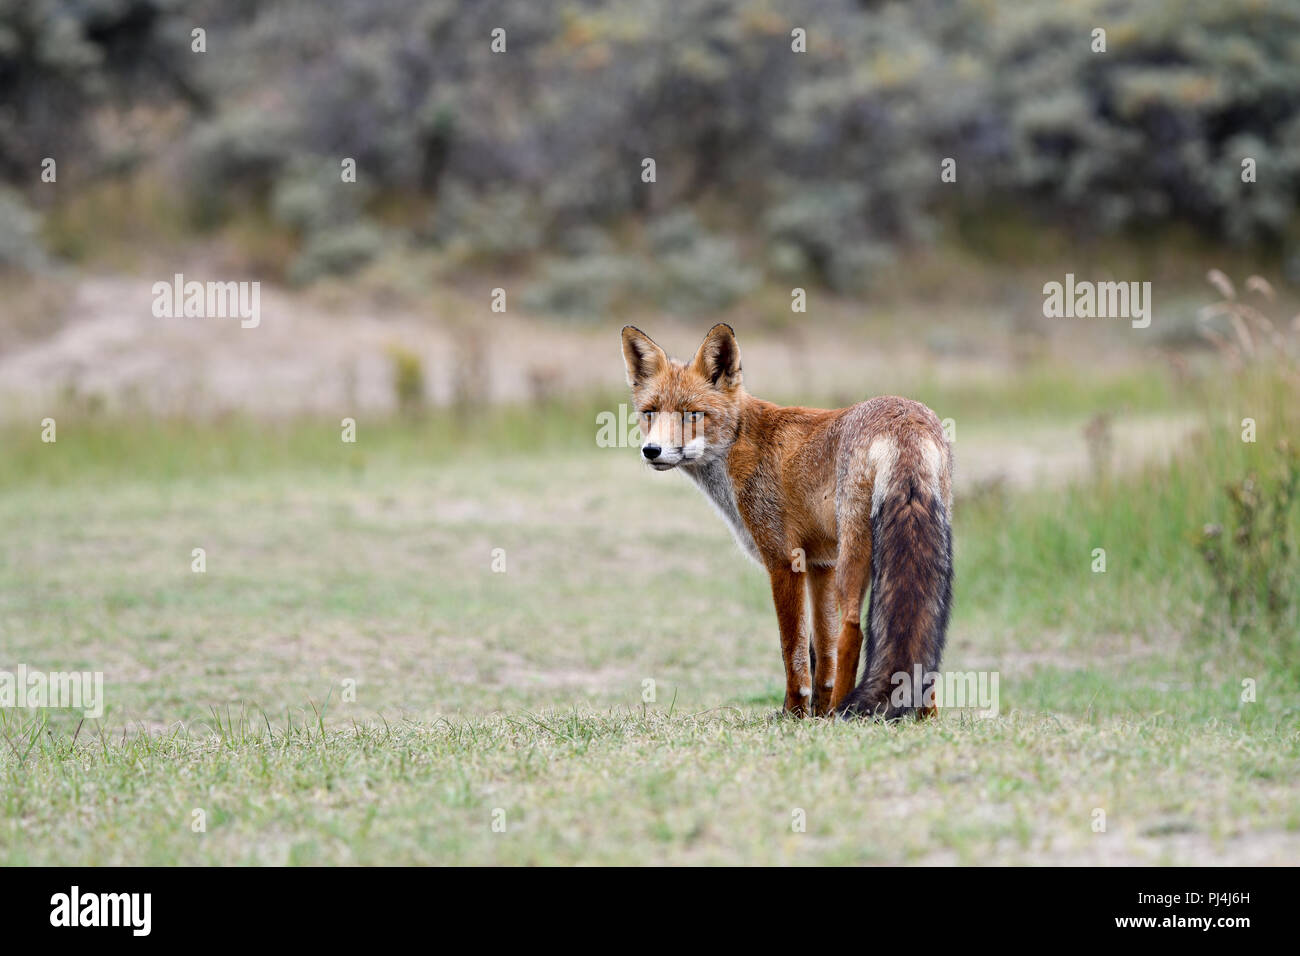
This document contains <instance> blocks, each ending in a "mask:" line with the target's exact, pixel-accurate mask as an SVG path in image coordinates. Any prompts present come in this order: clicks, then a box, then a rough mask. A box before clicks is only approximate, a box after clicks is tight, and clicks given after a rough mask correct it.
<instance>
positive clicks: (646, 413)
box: [641, 410, 655, 421]
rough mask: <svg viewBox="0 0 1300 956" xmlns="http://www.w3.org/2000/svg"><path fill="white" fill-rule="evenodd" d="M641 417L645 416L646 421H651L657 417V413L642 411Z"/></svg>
mask: <svg viewBox="0 0 1300 956" xmlns="http://www.w3.org/2000/svg"><path fill="white" fill-rule="evenodd" d="M641 417H642V418H644V419H645V420H646V421H650V419H652V418H654V417H655V413H654V412H652V411H648V410H647V411H644V412H642V413H641Z"/></svg>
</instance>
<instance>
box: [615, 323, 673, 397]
mask: <svg viewBox="0 0 1300 956" xmlns="http://www.w3.org/2000/svg"><path fill="white" fill-rule="evenodd" d="M623 361H624V363H625V364H626V365H627V384H628V385H630V386H632V387H633V388H636V387H637V386H639V385H641V384H643V383H644V382H645V381H646V380H647V379H649V378H650V377H651V376H653V375H654V374H655V373H656V372H658V371H659V370H660V369H661V368H663V367H664V366H665V365H667V364H668V356H667V355H666V354H664V350H663V349H661V348H660V347H659V346H657V345H655V343H654V341H653V340H652V339H651V338H650V336H648V335H646V334H645V333H644V332H642V331H641V330H640V329H638V328H637V327H636V326H635V325H625V326H623Z"/></svg>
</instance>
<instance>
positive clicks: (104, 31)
mask: <svg viewBox="0 0 1300 956" xmlns="http://www.w3.org/2000/svg"><path fill="white" fill-rule="evenodd" d="M194 27H203V28H204V29H205V30H206V32H207V50H206V52H205V53H194V52H191V49H190V44H191V30H192V29H193V28H194ZM495 28H501V29H504V30H505V36H506V52H504V53H496V52H493V50H492V49H491V46H490V44H491V34H492V31H493V30H494V29H495ZM796 28H801V29H803V30H806V33H807V40H806V44H807V52H805V53H796V52H793V51H792V43H793V42H794V41H793V39H792V30H794V29H796ZM1098 28H1100V29H1104V30H1105V43H1106V49H1105V52H1096V51H1095V50H1094V47H1095V45H1096V40H1095V38H1094V30H1096V29H1098ZM0 97H2V101H0V177H3V179H4V180H5V181H7V182H8V183H9V184H11V185H12V187H14V189H16V190H18V191H20V193H21V195H22V196H23V197H25V198H24V200H23V201H24V202H26V203H28V204H32V203H38V204H39V202H40V201H41V200H40V197H39V194H38V191H39V189H40V185H39V171H40V165H39V164H40V161H41V158H42V157H45V156H59V157H66V159H67V160H68V165H69V166H71V165H73V164H75V165H76V166H77V167H78V173H77V175H78V176H79V177H80V178H81V179H84V178H86V177H90V178H97V177H106V176H114V175H122V174H123V173H125V172H129V171H131V170H132V169H135V170H140V169H144V170H147V171H150V173H152V172H153V170H154V169H158V170H159V175H163V174H164V172H165V173H166V174H167V175H170V176H172V177H174V179H173V182H174V185H175V187H176V188H177V191H178V192H179V193H180V194H181V195H183V196H185V197H186V198H187V199H188V200H189V201H190V202H191V204H192V205H193V207H194V211H195V213H196V215H197V216H198V221H200V222H213V221H220V220H221V219H223V218H225V217H229V216H231V215H233V214H235V213H236V212H238V211H240V210H244V209H247V208H248V207H249V206H252V207H255V208H258V209H260V210H262V211H264V212H266V213H267V214H268V215H270V216H271V217H272V218H273V219H274V220H275V221H276V222H279V223H280V224H281V225H283V226H284V227H286V228H287V229H290V230H293V231H294V232H295V233H296V234H297V235H298V236H299V237H300V239H301V249H302V257H301V258H300V260H299V262H298V263H297V265H296V267H295V268H296V269H297V272H298V277H299V278H302V279H310V278H311V277H313V276H315V275H317V274H320V273H321V272H328V271H338V270H346V269H348V268H351V267H352V266H354V265H355V264H357V263H360V262H364V261H365V260H366V259H367V258H368V257H369V256H371V255H373V254H374V253H375V252H376V251H377V250H378V249H379V248H380V247H381V246H382V245H383V243H384V242H385V241H388V240H390V239H397V240H398V241H413V242H429V243H447V242H458V243H461V244H462V246H463V248H465V249H466V250H468V251H470V252H472V253H474V254H477V255H483V256H488V257H510V256H518V255H526V254H530V253H534V252H537V251H539V250H543V251H546V252H547V253H549V254H551V255H553V256H556V257H561V258H559V259H558V261H557V263H555V269H556V270H558V272H560V273H563V272H564V270H565V269H569V270H570V271H571V272H573V271H576V274H578V275H579V276H580V277H581V276H584V275H585V274H586V272H589V271H591V270H590V269H589V268H588V267H587V266H584V265H582V264H581V261H582V260H584V259H586V260H589V259H591V258H592V257H596V258H597V260H598V261H605V262H606V264H607V265H608V266H609V269H612V270H613V272H614V273H619V270H628V271H631V272H633V273H635V272H637V271H638V269H639V268H640V267H639V266H638V264H637V263H636V262H634V261H633V262H625V261H621V260H619V259H618V257H617V256H612V253H611V252H610V250H609V249H607V248H606V236H605V230H606V229H607V228H608V227H609V226H611V225H612V224H615V223H619V222H623V221H626V220H628V219H633V220H635V219H641V218H646V219H655V218H657V217H659V216H660V215H661V214H663V213H666V212H670V211H673V210H675V209H676V208H677V207H679V206H681V205H683V204H687V205H696V206H698V204H699V203H700V202H701V201H708V202H710V203H711V204H712V205H711V206H710V208H712V209H714V210H720V212H715V215H714V216H713V217H712V220H713V221H712V222H711V225H714V226H715V228H722V229H733V230H735V231H736V232H740V231H743V232H744V233H746V234H747V235H750V236H757V237H760V238H761V242H760V243H758V244H757V247H756V248H754V249H750V248H748V247H747V248H746V250H745V252H744V256H745V257H751V258H752V262H751V265H752V266H755V267H761V268H762V269H764V270H766V271H768V272H769V273H787V272H788V273H795V274H803V273H811V274H813V275H815V276H817V277H818V278H820V279H821V280H822V281H824V282H826V283H828V284H830V285H831V286H832V287H836V288H841V289H844V290H852V289H854V288H856V287H858V286H860V285H861V284H862V282H863V281H865V279H866V278H867V277H869V276H870V274H871V271H872V269H873V268H875V267H876V266H878V264H879V263H881V262H884V261H887V259H888V255H889V250H890V249H891V247H893V246H894V245H896V244H897V243H899V242H918V241H925V240H927V239H928V238H930V237H932V236H933V235H935V234H936V232H937V231H938V230H940V229H942V228H944V227H945V226H947V225H949V224H950V223H951V221H952V220H953V218H955V217H959V216H964V217H979V216H988V215H999V214H1001V213H1002V212H1004V211H1005V210H1007V209H1008V208H1011V207H1015V208H1017V209H1018V210H1020V211H1021V212H1022V213H1023V214H1024V215H1026V216H1031V217H1040V218H1044V219H1050V220H1052V221H1054V222H1058V223H1059V222H1067V223H1070V224H1072V226H1073V227H1075V228H1077V229H1079V230H1081V231H1087V232H1092V233H1105V232H1109V231H1116V230H1123V229H1135V228H1142V229H1145V228H1149V227H1151V226H1153V225H1159V224H1164V223H1171V222H1172V223H1185V224H1187V225H1189V226H1190V227H1192V228H1194V229H1196V230H1199V231H1201V232H1203V233H1205V234H1207V235H1211V236H1215V237H1225V238H1227V239H1229V240H1231V241H1234V242H1238V243H1251V242H1254V243H1275V242H1278V241H1289V240H1290V238H1291V237H1290V235H1289V229H1290V223H1291V221H1292V218H1293V213H1294V209H1295V202H1296V197H1297V192H1298V191H1300V110H1298V109H1297V107H1298V106H1300V5H1297V4H1296V3H1295V2H1294V0H1080V2H1074V3H1070V4H1018V3H1011V2H1005V3H994V2H991V0H909V2H906V3H877V2H865V0H864V2H854V0H807V2H804V3H797V4H779V3H774V2H763V0H600V2H596V0H587V2H569V3H564V4H560V3H554V4H553V3H532V2H520V0H475V2H474V3H461V2H457V0H342V2H338V3H331V4H321V3H319V2H317V0H269V2H262V3H256V2H251V0H241V2H221V3H219V2H216V0H209V2H200V3H193V4H180V3H174V2H170V0H95V2H72V0H62V2H61V0H0ZM151 110H152V111H155V112H156V113H157V114H158V115H164V114H165V115H168V116H172V117H174V116H175V115H176V113H177V112H178V111H179V113H180V114H181V116H182V120H181V121H180V122H179V124H178V126H177V128H176V129H175V131H174V135H173V129H172V127H168V138H167V141H166V145H167V146H168V155H169V156H170V154H171V153H172V152H173V151H174V152H175V153H176V155H175V156H174V157H173V158H174V160H175V161H174V162H169V163H168V164H167V165H166V166H165V167H164V166H162V165H161V162H160V156H159V155H158V152H157V151H156V150H154V149H153V148H152V147H151V148H144V147H143V146H142V145H141V144H142V143H147V142H148V137H136V138H130V137H128V138H127V141H126V142H125V143H124V142H123V137H122V136H121V135H120V132H119V133H118V135H116V136H113V135H110V133H109V132H105V131H106V130H108V131H110V132H111V131H112V130H114V126H113V124H112V123H109V122H106V120H105V117H106V116H121V115H122V114H126V113H130V112H132V111H134V112H135V113H137V114H138V113H140V112H142V111H143V112H145V113H146V114H147V113H148V111H151ZM168 111H170V112H168ZM343 157H351V158H354V159H355V160H356V162H357V170H358V175H357V183H356V186H355V188H353V189H350V190H340V189H338V188H336V187H337V185H338V182H339V164H340V161H341V159H342V158H343ZM646 157H652V158H654V159H655V161H656V167H657V168H656V173H657V181H656V183H655V184H654V185H653V186H649V185H647V184H645V183H643V182H642V180H641V171H642V165H641V164H642V160H643V159H644V158H646ZM945 157H951V158H953V159H955V160H956V162H957V165H956V172H957V176H956V182H944V181H942V179H941V177H940V168H941V163H942V161H943V159H944V158H945ZM1245 159H1252V160H1254V163H1255V166H1256V176H1257V181H1256V182H1253V183H1243V181H1242V163H1243V160H1245ZM0 199H3V200H4V201H5V202H6V203H7V204H10V205H12V204H14V203H16V202H18V199H17V198H16V197H15V196H14V195H13V194H12V193H10V194H9V196H8V197H5V196H4V195H3V194H0ZM394 208H397V209H398V210H399V211H400V214H394V212H393V210H394ZM6 218H10V217H6ZM21 218H22V217H15V221H18V220H20V219H21ZM719 219H721V220H722V224H721V225H719V224H718V220H719ZM694 225H695V228H696V232H695V234H693V235H692V236H691V237H690V242H691V243H692V244H696V245H697V246H698V249H697V251H700V250H702V251H700V256H701V257H702V259H701V261H704V262H706V263H708V265H707V266H706V267H705V268H706V271H708V272H709V273H711V274H716V273H717V272H718V271H719V270H720V269H726V268H729V267H730V263H732V261H733V259H734V258H735V257H736V256H737V255H739V253H738V252H737V250H735V249H733V248H730V247H729V245H728V244H726V243H725V240H722V239H719V238H717V237H714V236H711V235H709V234H701V230H700V228H699V227H698V223H695V224H694ZM593 227H595V228H594V229H593ZM10 245H12V243H10ZM5 248H7V246H6V244H5V243H4V242H2V241H0V250H3V249H5ZM689 265H690V263H689V262H683V263H681V264H680V267H681V268H688V267H689ZM661 267H663V268H668V269H670V270H671V268H672V266H662V264H661ZM598 271H600V270H598ZM607 271H608V270H605V271H601V275H605V274H606V272H607ZM689 278H690V277H689V276H687V279H688V280H689ZM586 281H587V280H586V279H580V282H579V284H580V285H581V284H582V283H584V282H586ZM687 284H688V285H689V281H688V282H687ZM732 285H734V286H736V287H737V288H738V289H741V288H743V287H744V286H745V282H744V281H736V282H733V283H732ZM558 288H559V292H558V294H559V296H560V298H561V299H563V298H564V286H563V282H561V283H560V286H559V287H558ZM583 288H588V286H586V285H583Z"/></svg>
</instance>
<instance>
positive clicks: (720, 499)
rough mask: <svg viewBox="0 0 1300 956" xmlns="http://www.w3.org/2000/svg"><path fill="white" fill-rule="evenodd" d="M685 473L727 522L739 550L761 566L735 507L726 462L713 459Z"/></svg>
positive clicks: (752, 539) (734, 494) (755, 547)
mask: <svg viewBox="0 0 1300 956" xmlns="http://www.w3.org/2000/svg"><path fill="white" fill-rule="evenodd" d="M685 471H686V473H687V474H688V475H690V476H691V478H692V479H693V480H694V482H695V483H696V484H697V485H699V486H700V490H701V491H703V492H704V496H705V497H706V498H708V499H709V501H710V502H711V503H712V504H713V507H714V510H716V511H717V512H718V514H720V515H722V518H723V520H724V521H726V522H727V527H728V528H730V529H731V535H732V537H734V538H735V539H736V544H738V545H740V550H742V551H744V552H745V554H747V555H749V557H750V558H752V559H753V560H754V561H755V562H756V563H758V564H762V560H761V559H760V558H759V554H758V547H757V545H755V544H754V538H753V536H752V535H751V534H750V533H749V528H747V527H745V521H744V519H743V518H741V517H740V509H739V508H737V507H736V492H735V489H734V488H733V487H732V484H731V477H730V476H729V475H728V474H727V464H726V462H725V461H720V460H716V459H715V460H714V461H710V462H708V463H706V464H702V465H693V466H691V467H688V468H686V469H685Z"/></svg>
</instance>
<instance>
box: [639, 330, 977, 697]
mask: <svg viewBox="0 0 1300 956" xmlns="http://www.w3.org/2000/svg"><path fill="white" fill-rule="evenodd" d="M623 354H624V360H625V363H626V366H627V372H628V382H629V384H630V385H631V387H632V391H633V399H634V401H635V403H636V408H637V411H638V413H641V414H642V417H641V428H642V436H643V445H642V453H643V456H645V457H646V459H647V460H648V461H650V463H651V464H652V465H653V466H654V467H656V468H658V469H660V470H670V469H674V468H679V467H680V468H681V469H683V470H684V471H685V472H686V473H687V474H688V475H690V476H691V477H692V478H694V479H695V480H696V483H697V484H699V485H700V486H701V488H702V489H703V490H704V491H705V493H706V495H708V496H709V497H710V498H711V499H712V500H713V501H714V504H715V505H716V506H717V507H718V510H719V511H720V512H722V513H723V515H724V518H727V520H728V521H729V523H730V524H732V525H733V532H734V533H735V534H736V537H737V539H738V540H739V541H741V543H742V546H744V547H745V549H746V550H747V551H748V552H749V553H750V555H751V556H752V557H754V558H755V559H756V560H757V561H758V562H759V563H761V564H762V565H763V567H764V568H765V569H766V570H767V573H768V576H769V578H770V582H771V587H772V597H773V603H774V605H775V609H776V614H777V621H778V624H779V626H780V630H781V655H782V659H783V661H784V665H785V673H786V694H785V709H786V710H787V711H789V712H791V713H795V714H808V713H815V714H817V715H824V714H827V713H829V712H831V710H832V709H833V708H835V707H837V706H839V705H841V704H842V703H843V702H844V701H845V700H846V698H848V697H849V696H850V693H851V692H853V688H854V682H855V680H856V675H857V667H858V657H859V652H860V648H861V645H862V641H863V635H862V631H861V624H860V612H861V607H862V600H863V596H864V592H865V591H866V589H867V585H868V583H869V582H870V581H872V579H873V548H874V547H876V546H877V545H879V544H880V542H873V538H872V535H873V526H877V527H885V528H887V529H889V533H890V535H891V538H890V540H889V541H888V542H885V543H886V544H888V545H889V546H890V553H891V554H897V556H898V560H897V567H898V568H899V569H900V570H901V571H905V572H907V573H906V574H901V575H900V574H893V575H890V574H884V575H883V577H878V578H877V580H878V583H877V584H876V588H875V590H876V591H878V592H879V593H878V594H873V605H874V602H875V601H876V600H877V599H880V600H881V601H882V602H883V603H882V604H881V607H882V612H881V613H882V615H883V617H882V620H883V621H884V623H883V624H882V625H881V632H880V633H879V634H875V633H873V634H872V635H871V636H872V637H873V638H875V639H877V640H879V641H881V642H883V643H881V646H880V648H879V650H880V651H881V654H882V656H881V657H880V661H881V662H882V664H881V666H888V667H901V666H902V665H903V664H907V663H908V662H909V661H915V662H916V663H921V664H923V665H924V666H926V667H928V668H930V667H937V666H938V650H941V647H942V639H943V634H942V631H943V627H944V626H946V621H947V590H946V584H947V579H946V578H945V579H944V580H939V581H936V580H930V577H931V575H930V572H931V571H932V570H934V571H935V572H936V573H941V574H946V575H948V576H949V577H950V574H951V554H950V553H949V554H948V556H947V563H946V564H944V561H943V556H942V554H940V553H939V552H940V551H942V550H943V547H944V542H945V540H947V541H949V542H950V539H945V536H946V535H948V523H947V522H948V516H949V515H950V514H951V511H952V453H951V448H950V446H949V444H948V441H947V439H946V438H945V436H944V433H943V428H942V426H941V425H940V423H939V419H938V417H937V416H936V415H935V414H934V412H932V411H931V410H930V409H928V408H926V407H925V406H924V405H921V404H920V403H918V402H914V401H910V400H908V399H905V398H898V397H894V396H886V397H882V398H875V399H871V400H869V401H866V402H862V403H860V404H857V405H853V406H850V407H849V408H842V409H838V410H834V411H828V410H823V409H815V408H802V407H782V406H778V405H774V404H772V403H771V402H765V401H763V400H761V399H758V398H754V397H753V396H751V395H749V394H748V393H747V392H746V391H745V389H744V387H743V385H742V382H741V380H742V375H741V363H740V350H739V346H738V345H737V344H736V340H735V335H734V333H733V331H732V329H731V328H730V326H727V325H716V326H714V327H713V328H712V329H711V330H710V331H709V334H708V335H707V336H706V337H705V339H704V342H703V344H701V346H700V348H699V350H698V351H697V353H696V355H695V357H694V359H692V361H690V362H689V363H683V362H678V361H674V360H672V359H669V358H668V356H667V355H666V354H665V353H664V351H663V350H662V349H661V348H659V346H658V345H656V344H655V343H654V342H653V341H651V340H650V338H649V337H648V336H646V335H645V333H643V332H641V331H640V330H639V329H636V328H634V327H632V326H628V327H626V328H624V329H623ZM644 413H649V415H648V416H647V415H646V414H644ZM651 455H654V456H655V457H654V460H651ZM878 484H879V487H877V486H878ZM909 508H911V509H912V510H911V511H908V510H907V509H909ZM900 509H901V510H900ZM893 515H902V517H901V518H900V519H899V520H898V521H893V520H892V519H891V516H893ZM933 516H937V517H936V518H934V521H932V520H930V519H931V518H932V517H933ZM737 518H738V519H739V520H738V521H737V520H736V519H737ZM886 519H891V520H887V521H886ZM881 521H886V523H885V524H884V525H881ZM935 521H937V522H938V526H937V527H935V526H934V523H935ZM948 546H949V548H950V544H949V545H948ZM797 549H798V550H797ZM800 553H802V555H803V556H804V565H805V566H804V567H802V568H801V567H799V561H798V554H800ZM874 570H875V571H876V572H878V573H879V572H882V571H886V570H888V569H874ZM908 575H912V576H913V577H914V578H915V579H914V580H909V579H908ZM805 581H806V587H807V591H808V594H809V596H810V597H811V602H812V625H813V627H812V635H811V638H812V653H811V654H810V652H809V635H808V634H807V633H806V631H805V616H806V615H805V600H804V595H805ZM939 585H944V587H943V588H941V587H939ZM940 598H942V600H940ZM834 608H838V610H839V612H840V620H839V627H838V633H837V634H836V628H835V623H834V620H833V617H834V615H833V610H834ZM904 617H906V619H904ZM936 626H937V628H938V633H937V638H936V636H935V633H934V632H935V627H936ZM869 627H870V622H869ZM913 631H915V632H916V633H912V632H913ZM936 640H937V642H938V649H935V648H933V647H930V644H933V643H934V642H935V641H936ZM909 667H910V665H909ZM814 670H815V671H816V672H815V673H813V671H814ZM869 670H870V665H869ZM877 670H878V668H877ZM872 674H873V675H875V677H874V678H873V679H874V680H876V681H877V684H878V680H879V674H877V673H876V671H875V670H873V671H872ZM886 676H888V675H886ZM865 683H866V679H865V678H864V685H865ZM877 684H873V686H872V688H871V689H870V694H871V695H873V696H872V697H871V699H870V700H866V699H864V700H860V701H857V705H860V706H857V709H856V710H855V712H862V713H873V714H886V713H888V715H893V711H892V710H890V709H889V708H888V707H887V706H886V704H884V703H882V701H881V700H880V699H879V698H880V694H879V691H880V686H877ZM856 693H857V694H858V695H862V694H867V693H868V691H864V690H863V688H859V689H858V692H856Z"/></svg>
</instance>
